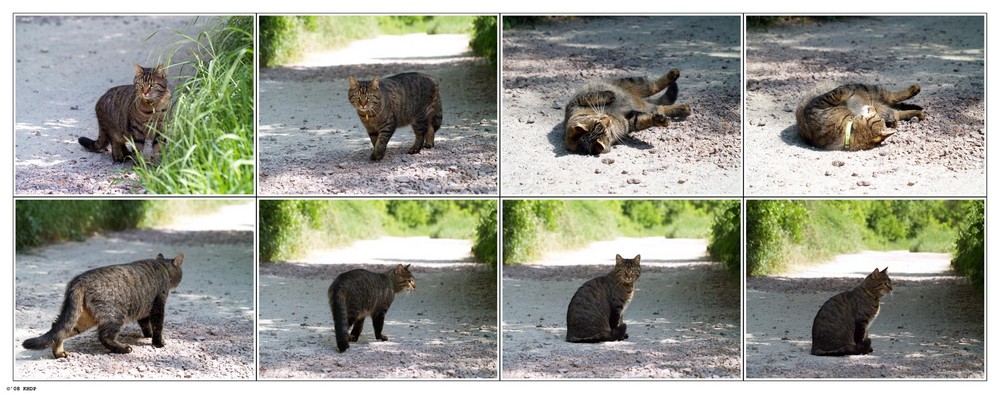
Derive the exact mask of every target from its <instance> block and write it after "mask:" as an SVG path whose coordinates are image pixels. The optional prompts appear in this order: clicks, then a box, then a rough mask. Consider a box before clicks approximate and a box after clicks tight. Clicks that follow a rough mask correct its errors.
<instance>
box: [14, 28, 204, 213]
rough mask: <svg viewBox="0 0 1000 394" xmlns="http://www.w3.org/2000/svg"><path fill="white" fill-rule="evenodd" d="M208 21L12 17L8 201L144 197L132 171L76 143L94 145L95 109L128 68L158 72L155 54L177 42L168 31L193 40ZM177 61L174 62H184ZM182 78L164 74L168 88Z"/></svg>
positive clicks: (127, 77) (128, 76) (126, 80)
mask: <svg viewBox="0 0 1000 394" xmlns="http://www.w3.org/2000/svg"><path fill="white" fill-rule="evenodd" d="M209 19H210V18H204V17H203V18H200V19H198V23H197V24H193V22H194V20H195V17H193V16H183V17H172V16H132V15H130V16H112V17H104V16H66V17H60V16H32V17H24V16H22V17H17V18H16V19H15V23H14V34H15V36H16V40H15V43H14V52H15V53H14V59H15V60H14V72H15V74H16V78H15V80H14V89H15V92H14V93H15V100H16V102H15V104H16V110H15V113H14V117H15V124H14V170H15V176H14V193H15V194H16V195H66V194H74V195H79V194H84V195H93V194H137V193H144V192H145V191H144V189H143V188H141V187H139V186H138V185H137V184H135V182H136V181H137V178H136V176H135V174H134V173H133V172H131V171H130V168H131V164H128V163H121V164H119V163H113V162H112V161H111V153H110V150H109V152H108V153H104V154H98V153H93V152H89V151H87V150H85V149H83V147H82V146H80V144H79V143H78V142H77V139H78V138H79V137H88V138H91V139H96V138H97V117H96V115H95V114H94V105H95V104H96V103H97V100H98V99H99V98H100V97H101V95H103V94H104V93H105V92H106V91H107V90H108V89H110V88H112V87H114V86H118V85H129V84H131V83H132V78H133V77H134V76H135V71H134V69H133V67H132V66H133V64H136V63H138V64H140V65H143V66H147V67H149V66H154V65H156V63H157V58H158V56H160V54H161V52H163V51H165V50H166V49H167V48H168V47H169V46H170V45H172V44H173V43H174V42H176V41H180V39H179V36H178V35H176V34H174V33H173V31H171V30H177V31H179V32H181V33H183V34H188V35H191V36H192V37H196V36H197V35H198V33H199V32H201V31H202V30H203V29H204V27H205V23H207V21H208V20H209ZM161 29H163V30H162V31H160V32H158V33H157V34H156V35H154V36H153V37H152V38H150V39H149V40H147V38H148V37H149V36H150V35H151V34H153V32H157V31H158V30H161ZM183 54H184V51H180V52H179V53H178V56H176V57H175V58H174V60H175V61H181V60H183ZM184 72H185V70H181V69H178V68H171V69H170V70H168V71H167V75H168V77H170V78H171V80H170V86H171V87H174V86H176V85H177V79H176V77H178V76H179V75H181V74H182V73H184ZM147 145H148V146H147V147H146V150H145V152H144V154H145V155H146V156H147V157H149V155H151V154H152V153H151V149H152V148H151V145H150V144H147Z"/></svg>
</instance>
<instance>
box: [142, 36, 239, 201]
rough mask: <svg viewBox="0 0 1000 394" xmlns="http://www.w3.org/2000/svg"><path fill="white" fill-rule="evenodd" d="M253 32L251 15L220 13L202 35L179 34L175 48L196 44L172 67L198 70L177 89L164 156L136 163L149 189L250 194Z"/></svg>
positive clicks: (179, 192)
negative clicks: (186, 57) (189, 55)
mask: <svg viewBox="0 0 1000 394" xmlns="http://www.w3.org/2000/svg"><path fill="white" fill-rule="evenodd" d="M253 36H254V34H253V17H250V16H233V17H226V18H219V19H217V20H216V25H214V27H211V28H209V29H208V30H207V31H206V32H204V33H201V34H200V35H199V36H198V37H189V36H184V35H181V40H180V41H179V42H178V43H177V44H176V47H177V48H186V47H187V46H188V45H191V46H194V47H196V48H197V49H196V50H195V53H194V55H193V56H192V58H193V60H190V61H185V62H182V63H176V64H171V65H170V66H169V67H171V68H173V67H183V66H190V67H193V69H194V71H195V76H194V77H192V78H190V79H188V80H186V81H184V82H182V83H181V84H180V85H178V86H176V87H174V89H173V92H174V94H173V100H174V101H173V108H172V114H171V116H170V118H169V120H168V123H167V125H166V126H165V133H166V135H167V139H168V143H167V144H166V146H165V147H164V148H163V159H162V162H161V163H160V164H159V165H153V164H150V163H147V162H145V161H144V160H143V159H142V157H139V160H138V162H137V163H136V165H135V166H133V167H132V168H133V170H135V173H136V175H137V177H138V179H139V181H140V182H141V183H142V186H143V187H144V188H145V189H146V190H147V191H149V192H150V193H160V194H253V192H254V189H253V183H254V124H253V123H254V122H253V121H254V116H253V114H254V65H253V57H254V55H253ZM176 50H177V49H175V51H176ZM175 53H176V52H175ZM169 58H173V54H171V55H170V57H169ZM168 63H169V60H168Z"/></svg>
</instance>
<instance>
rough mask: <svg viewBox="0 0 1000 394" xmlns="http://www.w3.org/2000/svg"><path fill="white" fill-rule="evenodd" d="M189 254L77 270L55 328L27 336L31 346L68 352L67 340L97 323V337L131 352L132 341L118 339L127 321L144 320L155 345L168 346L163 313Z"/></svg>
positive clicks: (141, 325)
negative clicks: (164, 331)
mask: <svg viewBox="0 0 1000 394" xmlns="http://www.w3.org/2000/svg"><path fill="white" fill-rule="evenodd" d="M182 263H184V254H183V253H180V254H178V255H177V257H175V258H174V259H172V260H168V259H165V258H163V255H162V254H159V255H157V256H156V258H155V259H149V260H139V261H135V262H132V263H129V264H119V265H109V266H106V267H100V268H94V269H92V270H90V271H87V272H84V273H82V274H80V275H77V276H76V277H75V278H73V280H71V281H69V285H67V286H66V296H65V299H64V300H63V304H62V310H61V311H60V312H59V317H58V318H57V319H56V322H55V323H52V329H51V330H49V331H48V332H46V333H45V334H44V335H42V336H40V337H36V338H31V339H27V340H25V341H24V343H23V344H22V346H24V348H25V349H33V350H41V349H45V348H48V347H51V348H52V355H53V356H55V357H56V358H61V357H66V356H68V355H69V353H66V351H65V350H63V345H62V344H63V341H64V340H66V339H67V338H70V337H73V336H75V335H77V334H80V333H82V332H84V331H87V330H88V329H90V328H91V327H94V326H97V337H98V338H99V339H100V340H101V343H102V344H104V346H105V347H107V348H108V349H109V350H111V351H112V352H114V353H129V352H131V351H132V348H131V347H130V346H129V345H125V344H122V343H120V342H118V339H117V338H118V333H119V332H120V331H121V329H122V326H124V325H125V324H127V323H129V322H132V321H138V322H139V328H140V329H142V336H143V337H144V338H149V337H152V338H153V347H158V348H159V347H163V346H164V342H163V318H164V315H165V311H166V303H167V296H168V295H169V294H170V290H171V289H173V288H175V287H177V285H179V284H180V283H181V275H182V272H181V264H182Z"/></svg>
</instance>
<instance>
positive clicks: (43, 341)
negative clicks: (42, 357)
mask: <svg viewBox="0 0 1000 394" xmlns="http://www.w3.org/2000/svg"><path fill="white" fill-rule="evenodd" d="M82 310H83V293H82V292H81V291H77V290H76V289H73V288H72V287H71V288H69V289H67V290H66V298H65V299H64V300H63V305H62V310H61V311H60V312H59V317H58V318H56V321H55V323H52V329H50V330H49V332H46V333H45V334H42V336H39V337H35V338H30V339H26V340H24V342H22V343H21V346H23V347H24V348H25V349H31V350H42V349H46V348H49V347H52V346H56V349H53V352H54V353H62V349H61V348H62V340H63V339H65V338H68V337H70V336H72V334H73V329H74V328H76V322H77V320H79V319H80V313H81V311H82ZM56 356H57V357H58V356H59V355H58V354H57V355H56Z"/></svg>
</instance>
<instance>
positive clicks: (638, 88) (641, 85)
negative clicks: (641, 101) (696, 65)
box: [611, 68, 681, 100]
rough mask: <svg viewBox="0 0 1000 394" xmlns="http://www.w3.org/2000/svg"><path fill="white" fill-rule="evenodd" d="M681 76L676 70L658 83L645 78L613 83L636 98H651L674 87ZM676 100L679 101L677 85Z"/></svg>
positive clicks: (621, 80)
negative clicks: (669, 87) (671, 86)
mask: <svg viewBox="0 0 1000 394" xmlns="http://www.w3.org/2000/svg"><path fill="white" fill-rule="evenodd" d="M680 75H681V71H680V70H678V69H676V68H675V69H673V70H670V71H669V72H667V73H666V74H664V75H663V76H661V77H660V78H658V79H657V80H656V81H651V80H649V79H648V78H645V77H628V78H619V79H616V80H614V81H612V82H611V83H612V84H613V85H615V86H618V87H620V88H622V89H624V90H625V91H628V92H630V93H632V94H635V95H636V96H639V97H649V96H652V95H654V94H656V93H657V92H659V91H661V90H663V89H665V88H667V87H668V86H670V85H673V84H674V82H676V81H677V78H678V77H680ZM674 99H675V100H676V99H677V92H676V85H675V91H674Z"/></svg>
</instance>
